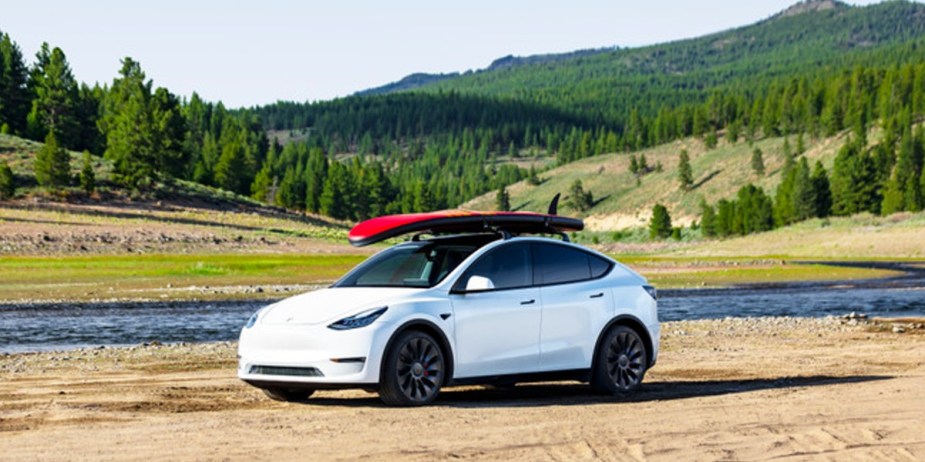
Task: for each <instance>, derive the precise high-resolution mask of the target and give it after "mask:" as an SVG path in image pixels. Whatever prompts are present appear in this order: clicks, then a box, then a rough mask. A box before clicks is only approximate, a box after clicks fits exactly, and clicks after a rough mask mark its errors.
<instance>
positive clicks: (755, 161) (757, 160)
mask: <svg viewBox="0 0 925 462" xmlns="http://www.w3.org/2000/svg"><path fill="white" fill-rule="evenodd" d="M752 170H753V171H754V172H755V175H758V176H764V154H763V153H762V152H761V149H760V148H757V147H756V148H755V149H754V150H753V151H752Z"/></svg>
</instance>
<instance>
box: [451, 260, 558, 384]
mask: <svg viewBox="0 0 925 462" xmlns="http://www.w3.org/2000/svg"><path fill="white" fill-rule="evenodd" d="M531 260H532V254H531V251H530V245H529V244H527V243H516V242H515V243H510V244H504V245H502V246H500V247H498V248H495V249H492V250H491V251H489V252H488V253H486V254H485V255H483V256H482V257H481V258H479V260H478V261H476V262H475V263H473V265H472V266H471V267H470V268H469V269H468V270H467V271H466V272H465V273H464V274H463V275H462V277H461V278H460V279H459V280H458V281H457V282H456V284H455V285H454V287H453V290H452V291H451V294H450V301H451V302H452V304H453V312H454V314H455V316H454V317H455V319H456V373H455V374H454V375H455V377H458V378H462V377H480V376H492V375H505V374H516V373H523V372H532V371H535V370H536V369H537V367H538V364H539V352H540V350H539V336H540V316H541V308H540V300H539V298H540V297H539V289H537V288H535V287H533V271H532V262H531ZM471 276H482V277H487V278H489V279H491V281H492V283H493V284H494V288H493V289H488V290H481V291H475V292H465V290H464V289H465V287H466V282H467V281H468V280H469V278H470V277H471Z"/></svg>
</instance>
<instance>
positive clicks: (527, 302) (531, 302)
mask: <svg viewBox="0 0 925 462" xmlns="http://www.w3.org/2000/svg"><path fill="white" fill-rule="evenodd" d="M534 302H536V300H535V299H532V298H531V299H530V300H524V301H522V302H520V304H521V305H532V304H533V303H534Z"/></svg>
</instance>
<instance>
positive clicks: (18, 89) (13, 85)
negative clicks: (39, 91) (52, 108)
mask: <svg viewBox="0 0 925 462" xmlns="http://www.w3.org/2000/svg"><path fill="white" fill-rule="evenodd" d="M27 76H28V72H27V70H26V65H25V63H24V62H23V59H22V52H21V51H20V50H19V45H17V44H16V42H14V41H13V40H12V39H11V38H10V36H9V34H5V33H2V32H0V125H6V126H8V127H9V129H8V132H9V133H18V134H22V133H24V132H25V130H26V114H28V112H29V99H30V95H29V90H28V88H27V86H26V83H27V79H28V77H27Z"/></svg>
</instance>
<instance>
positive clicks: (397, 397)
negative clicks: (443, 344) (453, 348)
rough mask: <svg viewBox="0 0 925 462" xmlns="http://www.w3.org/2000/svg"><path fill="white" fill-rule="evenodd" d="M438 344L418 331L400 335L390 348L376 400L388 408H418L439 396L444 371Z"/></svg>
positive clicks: (444, 367)
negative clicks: (378, 399)
mask: <svg viewBox="0 0 925 462" xmlns="http://www.w3.org/2000/svg"><path fill="white" fill-rule="evenodd" d="M445 364H446V361H445V359H444V356H443V351H442V350H441V349H440V344H438V343H437V341H436V340H434V338H433V337H431V336H430V335H427V334H425V333H423V332H420V331H414V330H412V331H407V332H404V333H402V334H400V335H399V337H398V338H397V339H396V340H395V342H393V344H392V347H391V348H389V351H388V353H387V354H386V357H385V362H384V364H383V372H382V384H381V388H380V389H379V397H380V398H381V399H382V401H383V402H385V403H386V404H388V405H391V406H420V405H423V404H428V403H430V402H432V401H433V400H434V399H435V398H436V397H437V395H438V394H439V393H440V387H441V386H442V385H443V380H444V375H445V371H446V366H445Z"/></svg>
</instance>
